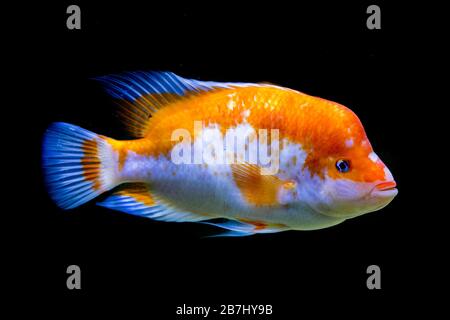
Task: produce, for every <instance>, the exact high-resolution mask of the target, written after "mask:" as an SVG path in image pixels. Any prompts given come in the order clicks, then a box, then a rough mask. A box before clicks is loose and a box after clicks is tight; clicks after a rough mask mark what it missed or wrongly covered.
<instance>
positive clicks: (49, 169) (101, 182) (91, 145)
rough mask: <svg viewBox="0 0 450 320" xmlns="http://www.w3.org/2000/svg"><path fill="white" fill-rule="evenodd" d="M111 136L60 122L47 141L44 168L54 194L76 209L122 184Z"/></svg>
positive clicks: (59, 202)
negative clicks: (109, 140)
mask: <svg viewBox="0 0 450 320" xmlns="http://www.w3.org/2000/svg"><path fill="white" fill-rule="evenodd" d="M107 139H108V138H106V137H104V136H100V135H98V134H95V133H93V132H90V131H88V130H85V129H83V128H80V127H78V126H75V125H72V124H68V123H63V122H56V123H53V124H52V125H51V126H50V127H49V128H48V129H47V131H46V133H45V135H44V141H43V156H42V158H43V159H42V160H43V168H44V175H45V179H46V183H47V187H48V190H49V193H50V196H51V197H52V198H53V200H54V201H55V202H56V204H57V205H58V206H59V207H61V208H63V209H72V208H75V207H78V206H79V205H81V204H83V203H85V202H87V201H89V200H91V199H93V198H95V197H97V196H98V195H100V194H101V193H103V192H105V191H107V190H110V189H112V188H114V187H115V186H116V185H118V184H119V183H120V182H119V176H118V174H117V170H116V169H115V168H117V165H116V162H117V161H116V159H115V157H114V152H113V151H112V148H111V146H110V144H109V143H108V140H107Z"/></svg>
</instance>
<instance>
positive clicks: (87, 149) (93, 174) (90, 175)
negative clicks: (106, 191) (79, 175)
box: [81, 139, 101, 190]
mask: <svg viewBox="0 0 450 320" xmlns="http://www.w3.org/2000/svg"><path fill="white" fill-rule="evenodd" d="M81 150H82V151H83V153H84V155H83V157H82V158H81V165H82V166H83V176H84V178H85V179H86V180H88V181H91V182H92V183H93V185H92V188H93V189H94V190H100V189H101V184H100V180H99V175H100V164H101V162H100V159H99V158H98V143H97V140H95V139H92V140H85V141H84V142H83V144H82V146H81Z"/></svg>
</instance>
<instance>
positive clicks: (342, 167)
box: [336, 160, 350, 173]
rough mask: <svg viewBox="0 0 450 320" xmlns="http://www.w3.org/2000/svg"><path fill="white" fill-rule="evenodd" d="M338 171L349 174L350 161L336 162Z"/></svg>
mask: <svg viewBox="0 0 450 320" xmlns="http://www.w3.org/2000/svg"><path fill="white" fill-rule="evenodd" d="M336 169H337V170H338V171H339V172H342V173H345V172H348V171H349V170H350V161H348V160H338V161H336Z"/></svg>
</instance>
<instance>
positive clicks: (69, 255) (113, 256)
mask: <svg viewBox="0 0 450 320" xmlns="http://www.w3.org/2000/svg"><path fill="white" fill-rule="evenodd" d="M73 3H76V4H78V5H80V7H81V12H82V18H81V19H82V29H81V30H68V29H67V28H66V18H67V14H66V13H65V11H66V8H67V6H68V5H70V4H73ZM314 3H315V4H311V3H310V4H306V3H303V2H300V3H296V4H295V5H294V4H287V3H281V2H278V1H276V2H272V3H269V4H262V3H253V4H251V3H247V5H245V6H244V5H243V4H242V3H237V2H236V3H233V2H216V3H213V2H210V3H209V4H205V3H203V4H200V3H188V2H185V3H184V4H178V3H167V4H165V5H161V4H155V3H150V2H148V3H146V4H145V3H137V2H136V3H132V2H130V1H124V2H123V3H120V4H119V3H114V4H113V3H107V2H104V3H97V4H93V3H90V2H87V1H76V2H65V1H63V2H62V3H59V4H54V5H50V4H46V5H43V4H42V5H39V6H38V7H37V8H36V10H34V11H32V14H33V19H34V20H33V21H35V22H36V23H35V26H36V27H35V28H34V30H30V34H31V35H32V37H30V39H29V40H27V41H26V42H25V43H21V44H22V45H23V46H24V48H25V49H24V51H23V52H22V53H25V55H26V56H27V57H28V59H27V60H26V61H23V63H24V64H25V65H29V66H30V69H29V70H31V72H28V73H27V78H26V79H27V81H26V83H27V84H28V88H29V89H28V91H27V96H26V97H27V101H28V103H27V104H26V108H25V109H22V110H23V112H24V115H25V116H26V117H25V119H24V120H23V121H24V122H23V123H24V124H25V126H26V154H27V156H26V157H19V159H18V160H17V163H19V164H20V165H21V166H22V168H23V170H22V172H21V173H24V176H26V180H21V181H20V183H22V186H23V184H25V183H26V190H27V192H26V195H25V192H23V193H20V196H19V199H18V201H20V202H19V204H20V205H19V206H17V207H16V208H15V209H14V210H15V211H16V212H17V213H16V215H17V216H20V217H21V219H23V222H22V223H21V224H20V228H19V229H20V230H19V232H18V233H17V234H15V237H13V238H12V239H14V240H13V241H15V242H16V243H18V244H21V247H20V248H21V250H17V251H15V253H16V259H15V260H13V262H11V263H12V264H13V265H14V263H17V261H23V263H21V267H23V269H22V268H21V269H20V270H21V276H20V279H14V281H16V289H18V291H19V295H20V296H21V295H24V294H27V293H28V294H30V295H32V296H33V299H36V298H43V303H42V304H40V307H43V308H47V307H48V308H49V310H50V309H52V308H54V307H55V306H56V305H57V306H65V307H66V308H67V309H66V311H67V312H68V313H73V312H81V313H82V314H84V313H85V312H87V311H86V310H87V309H86V307H89V308H94V309H96V310H98V311H100V312H104V311H113V312H116V311H119V310H125V311H126V312H129V313H130V314H131V313H134V312H136V311H144V312H145V318H149V319H153V318H155V319H168V318H177V317H176V315H175V311H176V307H177V306H179V305H182V304H184V303H186V304H191V305H208V306H217V307H218V305H220V304H228V303H230V304H272V305H273V309H274V314H273V315H272V317H276V318H284V319H288V316H290V317H289V318H293V317H295V318H299V317H302V316H303V315H304V314H306V313H307V312H311V311H312V312H314V314H316V315H322V314H324V313H325V312H332V313H333V314H334V313H335V312H338V313H341V314H343V315H346V314H348V315H350V314H354V315H357V316H358V317H367V315H369V314H373V313H376V314H380V315H388V314H389V312H392V310H397V311H399V312H400V313H402V312H405V311H411V310H413V311H414V310H415V308H418V307H419V306H420V303H419V304H414V303H413V301H415V299H416V298H417V297H418V296H420V295H423V294H424V292H425V291H424V290H423V288H422V285H423V284H424V283H426V282H427V281H428V278H427V275H425V274H424V269H423V266H424V265H429V264H432V263H433V260H432V259H433V258H431V254H430V253H431V251H430V250H431V249H430V248H429V247H428V246H427V245H426V242H425V239H427V238H428V235H426V232H427V228H428V223H429V222H427V221H422V220H421V216H422V215H423V214H424V213H426V212H427V209H426V208H427V206H426V204H425V203H424V202H422V201H421V199H420V198H417V197H416V196H415V195H413V191H414V190H416V189H415V186H416V184H415V182H416V181H415V179H414V177H413V175H412V174H411V172H412V171H413V170H415V168H417V163H415V162H414V161H411V153H412V151H411V150H413V148H414V147H415V146H416V144H417V143H418V141H417V140H415V139H412V138H411V136H412V135H413V134H414V132H412V127H410V126H408V124H409V121H412V120H411V118H410V115H411V114H416V108H419V107H418V106H416V105H414V103H411V102H410V99H409V97H410V96H411V94H412V93H413V92H414V90H415V89H414V87H413V86H411V82H412V81H411V76H412V75H413V74H414V73H415V72H416V71H417V68H418V67H417V64H416V62H415V61H414V59H413V57H412V55H411V52H412V51H413V50H412V48H411V47H410V45H411V44H410V42H408V40H409V39H410V38H411V37H412V34H414V36H417V30H416V29H414V28H411V27H410V26H409V27H408V25H407V24H406V23H405V20H407V19H406V18H405V16H406V17H408V13H406V12H405V10H404V9H405V8H404V7H402V8H396V7H394V6H393V5H392V4H387V3H384V2H376V4H378V5H380V7H381V10H382V29H381V30H368V29H367V28H366V19H367V16H368V15H367V14H366V8H367V6H368V5H370V4H372V2H364V1H363V2H360V3H359V4H350V3H339V4H336V3H334V4H333V3H332V2H330V3H324V2H320V3H316V2H314ZM18 24H19V23H18ZM17 42H20V39H19V40H17ZM412 66H415V67H414V68H412ZM133 70H144V71H145V70H163V71H164V70H167V71H173V72H175V73H177V74H179V75H181V76H183V77H187V78H195V79H201V80H214V81H239V82H261V81H267V82H271V83H275V84H279V85H282V86H286V87H290V88H293V89H297V90H300V91H303V92H305V93H308V94H311V95H316V96H320V97H322V98H326V99H329V100H333V101H337V102H339V103H342V104H344V105H346V106H348V107H350V108H351V109H352V110H353V111H355V112H356V114H357V115H358V116H359V117H360V119H361V121H362V123H363V124H364V126H365V129H366V132H367V134H368V137H369V139H370V141H371V143H372V145H373V147H374V149H375V151H376V152H377V154H378V155H379V156H380V157H381V158H382V159H383V161H384V162H385V163H386V164H387V165H388V166H389V168H390V169H391V171H392V172H393V174H394V177H395V178H396V181H397V183H398V188H399V195H398V196H397V197H396V198H395V200H394V201H393V202H392V203H391V204H390V205H389V206H388V207H386V208H385V209H383V210H381V211H379V212H376V213H372V214H368V215H364V216H362V217H359V218H357V219H354V220H349V221H346V222H345V223H343V224H341V225H338V226H336V227H333V228H328V229H323V230H318V231H310V232H299V231H297V232H295V231H289V232H283V233H278V234H270V235H257V236H252V237H243V238H205V236H206V235H209V234H211V233H216V232H217V231H218V230H216V229H213V228H212V227H208V226H203V225H198V224H190V223H181V224H178V223H164V222H155V221H151V220H148V219H145V218H139V217H134V216H128V215H126V214H123V213H119V212H116V211H111V210H107V209H105V208H101V207H98V206H96V205H95V202H94V201H93V202H91V203H89V204H86V205H83V206H82V207H80V208H77V209H75V210H72V211H70V212H68V211H62V210H60V209H58V208H57V207H56V206H55V205H54V203H53V202H52V201H51V199H50V198H49V197H48V195H47V193H46V190H45V186H44V184H43V180H42V172H41V164H40V156H41V154H40V152H41V139H42V135H43V133H44V131H45V129H46V128H47V127H48V126H49V125H50V123H52V122H54V121H64V122H69V123H73V124H76V125H79V126H81V127H84V128H87V129H89V130H92V131H94V132H97V133H101V134H104V135H109V136H112V137H115V138H126V136H125V135H124V134H123V133H122V132H121V131H120V130H118V127H119V124H118V121H117V120H116V118H115V116H114V110H115V109H116V106H115V105H114V104H113V102H112V100H111V99H110V98H109V97H107V95H106V94H105V93H104V92H103V90H102V88H101V87H100V85H99V84H98V83H96V82H95V81H94V80H91V79H92V78H93V77H96V76H100V75H105V74H111V73H120V72H124V71H133ZM23 97H24V98H25V94H24V96H23ZM19 98H20V97H19ZM19 100H20V99H19ZM21 112H22V111H21ZM18 138H19V139H21V137H20V135H19V134H18ZM22 151H23V150H22ZM22 161H23V163H22ZM16 195H17V194H16ZM19 259H23V260H19ZM71 264H76V265H79V266H80V267H81V270H82V289H81V290H80V291H76V290H73V291H69V290H67V288H66V277H67V274H66V268H67V266H68V265H71ZM371 264H376V265H379V266H380V267H381V271H382V277H381V282H382V290H368V289H367V288H366V279H367V276H368V275H367V274H366V268H367V266H369V265H371ZM434 270H435V272H437V273H438V272H439V266H437V267H436V269H434ZM356 305H357V306H358V307H363V308H362V309H360V308H355V306H356ZM157 315H158V316H157ZM193 318H194V317H192V319H193ZM224 318H227V317H224ZM229 318H233V317H232V316H229ZM234 318H236V317H234ZM254 318H255V319H256V318H257V317H254ZM267 318H269V317H267Z"/></svg>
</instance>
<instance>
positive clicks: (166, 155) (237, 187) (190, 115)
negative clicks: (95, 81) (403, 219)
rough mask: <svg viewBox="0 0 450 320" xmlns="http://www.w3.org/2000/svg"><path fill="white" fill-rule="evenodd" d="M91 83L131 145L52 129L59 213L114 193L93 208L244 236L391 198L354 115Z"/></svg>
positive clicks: (230, 95)
mask: <svg viewBox="0 0 450 320" xmlns="http://www.w3.org/2000/svg"><path fill="white" fill-rule="evenodd" d="M99 80H100V81H101V82H103V83H104V84H105V85H106V88H107V90H108V92H109V93H110V94H111V95H112V96H113V97H114V98H115V99H116V100H117V101H118V102H119V103H120V104H121V105H122V109H121V110H122V113H121V114H122V116H123V119H124V121H125V123H126V126H127V128H128V131H129V133H130V135H131V136H133V137H134V139H132V140H115V139H112V138H109V137H105V136H101V135H97V134H94V133H91V132H90V131H87V130H85V129H82V128H80V127H77V126H73V125H69V124H65V123H56V124H53V125H52V126H51V127H50V128H49V130H48V131H47V133H46V135H45V139H44V153H43V158H44V169H45V172H46V177H47V182H48V186H49V190H50V194H51V195H52V197H53V198H54V200H55V201H56V203H57V204H58V205H60V206H61V207H62V208H67V209H69V208H73V207H76V206H78V205H80V204H82V203H84V202H87V201H89V200H91V199H93V198H95V197H96V196H98V195H99V194H101V193H103V192H106V191H108V190H111V189H113V188H115V187H117V186H119V185H121V187H119V188H118V189H117V190H116V192H115V193H113V194H112V195H111V196H110V197H109V198H107V199H106V200H105V201H103V202H101V203H99V204H100V205H103V206H105V207H108V208H112V209H116V210H120V211H124V212H127V213H131V214H135V215H140V216H147V217H149V218H152V219H157V220H164V221H177V222H185V221H190V222H205V223H209V224H213V225H216V226H220V227H222V228H224V229H228V230H230V232H229V233H228V235H250V234H254V233H269V232H278V231H284V230H312V229H320V228H325V227H329V226H333V225H336V224H338V223H340V222H342V221H344V220H346V219H348V218H353V217H356V216H359V215H361V214H364V213H367V212H371V211H375V210H379V209H381V208H382V207H384V206H385V205H387V204H388V203H389V202H390V201H391V200H392V199H393V198H394V197H395V195H396V194H397V189H395V186H396V184H395V181H394V179H393V177H392V174H391V173H390V171H389V170H388V169H387V167H386V166H385V165H384V163H383V162H382V161H381V160H380V159H379V158H378V156H377V155H376V154H375V153H374V151H373V149H372V147H371V145H370V142H369V141H368V139H367V136H366V134H365V132H364V128H363V126H362V124H361V122H360V121H359V119H358V117H357V116H356V115H355V114H354V113H353V112H352V111H351V110H350V109H348V108H346V107H345V106H342V105H340V104H338V103H335V102H331V101H328V100H325V99H321V98H318V97H313V96H310V95H307V94H304V93H301V92H298V91H295V90H291V89H288V88H283V87H279V86H275V85H269V84H250V83H217V82H203V81H197V80H189V79H183V78H181V77H178V76H176V75H175V74H173V73H130V74H126V75H118V76H108V77H102V78H99ZM219 218H224V219H226V221H225V222H217V219H219Z"/></svg>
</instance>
